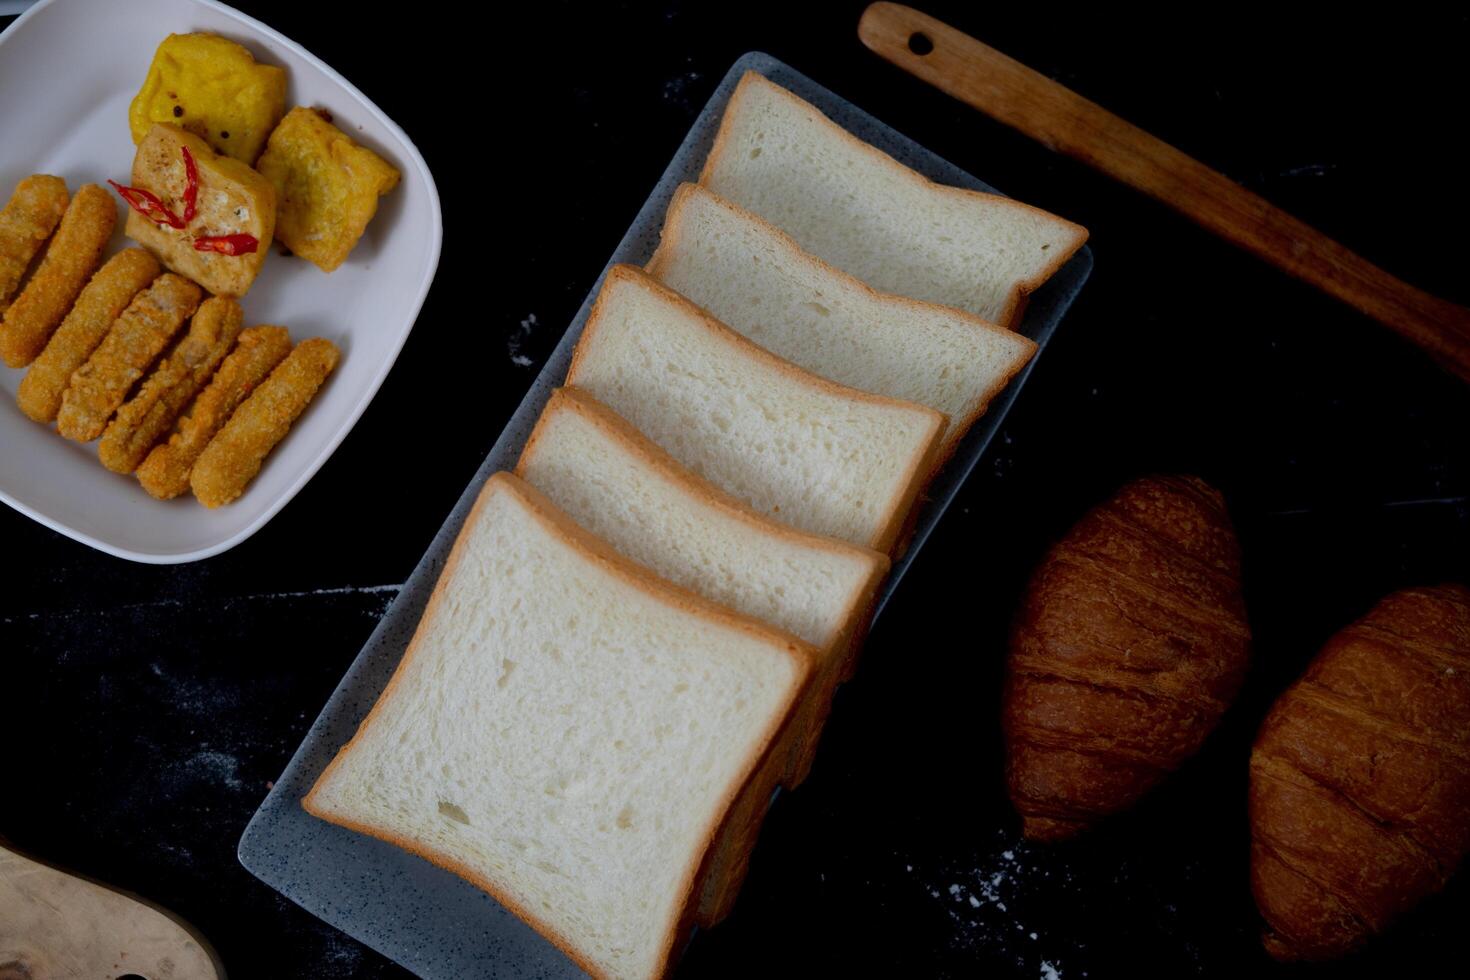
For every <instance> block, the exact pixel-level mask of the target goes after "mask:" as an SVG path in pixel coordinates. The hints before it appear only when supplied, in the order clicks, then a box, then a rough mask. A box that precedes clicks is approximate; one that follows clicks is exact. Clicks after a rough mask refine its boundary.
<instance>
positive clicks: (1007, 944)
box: [900, 830, 1086, 980]
mask: <svg viewBox="0 0 1470 980" xmlns="http://www.w3.org/2000/svg"><path fill="white" fill-rule="evenodd" d="M900 856H901V857H902V859H903V860H904V862H905V863H904V868H905V870H906V871H908V872H909V873H910V874H912V875H914V876H915V878H916V879H917V883H918V884H919V886H920V887H921V888H922V889H923V890H924V891H925V892H927V893H928V894H929V897H930V898H932V899H935V900H936V901H937V903H938V904H939V906H940V908H941V909H942V910H943V912H944V914H945V916H946V917H947V918H948V919H949V921H950V923H951V925H952V937H953V938H952V939H951V946H952V948H955V949H958V950H973V951H975V952H977V953H981V954H983V955H985V956H987V957H989V956H993V957H995V958H996V959H997V960H998V961H1005V960H1009V961H1011V962H1014V963H1015V964H1016V965H1017V966H1019V967H1021V968H1022V969H1025V970H1028V971H1029V970H1033V969H1039V970H1040V971H1041V974H1040V975H1041V977H1042V978H1043V980H1053V978H1055V980H1060V978H1061V969H1060V964H1061V962H1062V958H1059V957H1058V956H1057V954H1058V953H1059V952H1060V953H1062V954H1064V955H1066V954H1069V953H1080V952H1081V951H1082V948H1083V947H1082V946H1079V945H1077V944H1076V943H1075V942H1071V941H1068V940H1065V939H1063V940H1062V941H1061V942H1057V941H1055V940H1053V941H1048V939H1047V938H1046V937H1045V936H1043V934H1042V931H1041V930H1039V929H1037V928H1035V924H1034V923H1028V922H1027V921H1026V918H1027V917H1026V915H1025V912H1024V909H1025V897H1026V895H1027V894H1028V892H1029V893H1032V894H1034V893H1035V886H1036V885H1037V884H1038V883H1040V882H1042V881H1043V880H1046V881H1050V882H1052V883H1063V884H1065V883H1068V882H1071V881H1072V872H1071V871H1070V870H1069V869H1068V868H1067V867H1066V866H1065V865H1059V864H1058V862H1057V859H1056V856H1055V855H1054V854H1051V855H1049V854H1046V853H1045V852H1044V851H1041V850H1037V849H1035V848H1033V846H1032V845H1030V844H1028V843H1027V842H1026V841H1024V840H1020V841H1018V840H1017V839H1016V838H1015V837H1013V836H1011V835H1008V834H1007V833H1006V832H1005V831H1003V830H1002V831H999V832H998V833H997V839H996V842H995V844H994V846H993V847H992V848H990V849H986V848H984V847H983V846H982V847H981V848H979V849H978V850H977V852H976V854H975V857H974V859H973V860H972V861H970V860H967V861H966V862H965V864H964V865H958V866H957V865H954V864H947V865H946V866H944V867H930V868H925V867H924V862H923V861H920V860H915V859H914V855H911V854H907V855H900ZM1043 957H1045V958H1043ZM1085 975H1086V974H1085V973H1084V974H1082V976H1085Z"/></svg>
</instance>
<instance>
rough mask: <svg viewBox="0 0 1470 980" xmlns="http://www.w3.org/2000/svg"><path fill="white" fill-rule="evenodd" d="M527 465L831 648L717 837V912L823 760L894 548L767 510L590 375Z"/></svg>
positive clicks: (690, 569)
mask: <svg viewBox="0 0 1470 980" xmlns="http://www.w3.org/2000/svg"><path fill="white" fill-rule="evenodd" d="M515 472H516V475H517V476H519V477H521V478H522V479H524V480H525V481H526V482H528V483H530V484H531V485H532V486H533V487H535V488H536V489H537V490H540V491H541V492H542V493H544V494H545V495H546V496H547V497H548V498H549V499H550V500H551V501H552V502H553V503H555V504H556V505H557V506H558V507H560V508H561V509H562V510H563V511H565V512H566V514H567V515H568V516H569V517H571V518H572V519H573V520H575V521H576V522H577V523H578V524H580V525H581V526H582V527H583V528H585V529H587V530H588V531H590V532H591V533H593V534H595V535H597V536H598V537H600V538H602V539H603V540H604V541H606V542H607V543H608V544H611V545H612V546H613V547H614V548H616V549H618V551H619V552H620V553H622V554H623V555H625V556H626V557H628V558H631V559H633V560H634V561H636V562H638V563H639V564H641V565H644V566H646V567H648V568H650V569H652V570H653V571H654V572H657V573H658V574H659V575H661V576H663V577H664V578H666V579H668V580H669V581H671V582H673V583H674V584H676V585H680V586H683V587H685V588H687V589H690V590H692V591H694V592H698V593H699V594H700V595H702V596H704V597H705V598H707V599H711V600H713V601H715V602H718V603H720V604H721V605H724V606H728V607H729V608H731V609H733V610H735V611H736V612H739V613H742V614H744V615H747V616H752V617H755V618H757V619H760V620H763V621H765V622H768V623H772V624H774V625H776V626H779V627H781V628H782V629H785V630H786V631H788V632H790V633H791V634H793V635H795V636H797V637H798V638H800V639H802V640H805V641H807V642H808V643H810V644H812V645H813V646H814V647H816V648H817V650H818V651H820V658H819V661H818V664H817V667H816V671H815V676H814V679H813V681H812V684H811V687H810V688H809V690H808V692H807V694H806V695H805V696H804V697H803V698H802V701H801V704H799V705H798V706H797V708H796V710H795V712H793V715H792V719H791V721H790V722H789V723H788V724H787V726H786V728H785V729H784V730H783V732H782V733H781V735H780V736H778V743H777V746H776V747H775V749H773V751H772V752H771V753H770V755H769V756H768V757H767V761H766V763H765V765H764V766H763V767H762V770H761V772H760V773H758V774H757V775H756V776H755V777H754V778H753V779H752V780H751V782H750V784H749V787H748V789H747V790H746V792H745V793H744V794H743V795H742V798H741V800H740V802H738V803H737V804H736V805H735V807H734V808H733V810H732V816H731V819H730V822H729V824H727V827H726V830H725V833H724V834H723V836H722V837H721V839H720V840H719V841H718V842H717V844H716V847H715V857H714V858H713V859H712V861H711V864H710V874H709V877H708V878H707V882H708V883H707V885H706V888H705V894H706V895H707V896H709V898H708V900H707V901H705V902H704V903H702V904H701V908H700V913H699V914H698V916H697V918H698V920H699V922H700V924H701V925H711V924H713V923H714V922H715V921H718V920H719V919H720V918H723V917H724V915H725V914H727V913H728V911H729V908H730V906H731V905H733V902H734V898H735V894H736V893H737V892H738V890H739V886H740V883H741V881H742V880H743V879H744V876H745V870H746V868H747V866H748V863H749V858H750V851H751V849H752V848H753V847H754V845H755V837H756V834H757V832H758V831H759V827H760V819H761V817H762V816H763V815H764V814H765V811H766V807H767V805H768V803H769V801H770V797H771V792H772V791H773V790H774V789H775V787H776V786H777V784H778V783H784V784H785V785H786V786H789V787H795V786H796V785H798V784H799V783H800V782H801V781H802V780H803V779H805V778H806V775H807V773H808V772H809V771H810V769H811V764H812V758H813V756H814V755H815V753H816V746H817V740H818V738H819V737H820V735H821V730H822V726H823V724H824V723H825V722H826V719H827V714H828V712H829V711H830V709H831V705H832V694H833V691H834V690H835V688H836V686H837V683H838V681H839V680H840V679H841V678H843V677H845V676H847V675H848V674H849V673H850V670H849V668H848V665H849V663H850V661H851V658H852V656H853V654H854V653H855V652H856V646H857V643H858V642H859V639H860V636H861V633H862V632H863V631H864V629H865V627H866V625H867V622H868V617H869V614H870V613H871V611H872V604H873V597H874V593H875V592H876V590H877V588H878V583H879V582H880V581H882V578H883V575H884V573H885V572H886V571H887V569H888V558H887V556H885V555H881V554H879V553H878V552H876V551H871V550H869V549H867V548H859V547H857V546H856V545H850V544H847V543H845V542H841V541H838V540H836V539H834V538H826V537H821V536H818V535H814V534H807V533H805V532H802V531H797V530H795V529H793V528H791V527H788V526H786V525H784V524H778V523H776V522H775V521H771V520H768V519H766V518H764V517H762V516H761V515H760V514H757V513H756V512H755V511H753V510H751V509H750V508H749V507H746V506H745V505H744V504H742V503H740V502H739V501H737V500H735V499H734V498H733V497H731V496H729V495H728V494H726V493H724V492H723V491H721V490H720V489H719V488H717V487H715V486H713V485H712V484H710V483H709V482H707V481H705V480H703V479H702V478H700V477H699V476H697V475H695V474H694V473H692V472H690V471H689V470H687V469H685V468H684V467H683V466H680V465H679V463H677V462H676V461H675V460H674V459H673V458H672V457H671V456H669V455H668V454H667V453H665V452H664V451H663V450H662V449H660V448H658V446H656V445H654V444H653V443H652V442H650V441H649V440H648V439H647V438H646V437H645V436H644V435H643V434H642V433H640V432H639V431H638V430H637V429H635V428H633V426H632V425H631V424H629V422H628V421H627V420H626V419H624V418H622V417H621V416H620V415H618V414H617V413H615V412H614V411H612V410H611V409H610V408H608V407H607V406H605V405H603V404H602V403H600V402H598V401H597V400H596V399H595V398H593V397H592V396H591V395H589V394H587V393H586V392H584V391H579V390H578V389H576V388H560V389H557V390H556V391H554V392H552V394H551V398H550V400H548V401H547V403H546V407H545V408H544V409H542V412H541V417H540V419H538V420H537V422H536V428H535V430H534V431H533V432H532V433H531V436H530V438H529V439H528V440H527V442H526V446H525V448H524V449H523V450H522V451H521V458H520V461H519V462H518V463H517V464H516V470H515Z"/></svg>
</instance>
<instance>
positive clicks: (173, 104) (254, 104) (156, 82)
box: [128, 34, 286, 166]
mask: <svg viewBox="0 0 1470 980" xmlns="http://www.w3.org/2000/svg"><path fill="white" fill-rule="evenodd" d="M285 111H286V71H285V69H284V68H277V67H276V66H274V65H259V64H256V63H255V58H254V57H253V56H252V55H251V54H250V52H249V51H247V50H245V49H244V48H242V47H241V46H240V45H238V44H236V43H235V42H234V41H230V40H227V39H226V38H222V37H220V36H219V35H217V34H170V35H169V36H168V37H166V38H164V39H163V43H161V44H159V46H158V50H157V51H156V52H155V53H154V55H153V64H151V65H149V66H148V76H147V78H145V79H144V80H143V87H142V88H141V89H139V90H138V95H137V97H135V98H134V99H133V104H132V106H130V107H129V109H128V124H129V125H130V126H131V127H132V130H133V142H134V143H141V142H143V138H144V137H145V136H147V135H148V130H149V129H151V128H152V126H153V124H154V123H161V122H166V123H174V124H176V125H178V126H182V127H183V128H184V129H187V130H188V131H189V132H191V133H193V134H194V135H196V136H202V137H203V138H204V139H206V140H207V141H208V142H209V145H210V146H212V147H214V148H215V149H216V150H218V151H219V152H221V153H223V154H225V155H226V156H231V157H234V158H235V159H236V160H239V161H240V162H241V163H243V164H245V165H246V166H249V165H250V164H252V163H254V162H255V158H256V157H258V156H260V148H261V147H262V146H264V145H265V140H266V137H267V136H269V135H270V133H271V130H272V129H274V128H275V126H276V123H277V122H279V121H280V119H281V113H283V112H285Z"/></svg>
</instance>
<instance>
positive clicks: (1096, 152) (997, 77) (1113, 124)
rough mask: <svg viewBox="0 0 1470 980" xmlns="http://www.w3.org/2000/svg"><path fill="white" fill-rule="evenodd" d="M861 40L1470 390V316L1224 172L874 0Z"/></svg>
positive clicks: (948, 31)
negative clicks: (1271, 270)
mask: <svg viewBox="0 0 1470 980" xmlns="http://www.w3.org/2000/svg"><path fill="white" fill-rule="evenodd" d="M858 36H859V37H860V38H862V41H863V43H864V44H866V45H867V46H868V47H869V48H871V49H872V50H873V51H875V52H876V53H878V54H880V55H882V56H883V57H884V58H887V59H888V60H889V61H891V62H893V63H894V64H895V65H898V66H899V67H900V68H902V69H904V70H905V71H908V72H911V73H913V74H914V75H917V76H918V77H919V78H921V79H923V80H924V81H926V82H928V83H929V84H931V85H933V86H935V87H937V88H939V89H941V90H943V91H945V92H948V93H949V94H950V95H952V96H954V97H955V98H957V99H959V100H960V101H961V102H964V103H966V104H968V105H970V106H973V107H974V108H976V109H979V110H980V111H981V112H983V113H985V114H986V115H988V116H993V117H995V118H996V119H998V120H1000V121H1001V122H1003V123H1005V124H1006V125H1008V126H1011V127H1014V128H1015V129H1018V130H1020V131H1021V132H1023V133H1025V134H1026V135H1028V136H1031V137H1033V138H1035V139H1038V140H1040V141H1041V142H1042V143H1043V144H1045V145H1046V146H1048V147H1050V148H1051V149H1053V150H1056V151H1057V152H1059V153H1065V154H1066V155H1067V156H1070V157H1075V158H1077V159H1078V160H1081V161H1082V162H1083V163H1086V164H1090V165H1091V166H1093V167H1096V168H1097V169H1098V170H1101V171H1103V172H1104V173H1106V174H1108V175H1110V176H1112V177H1115V178H1117V179H1118V180H1121V181H1122V182H1123V183H1125V184H1127V185H1129V186H1130V187H1133V188H1135V189H1137V190H1140V191H1142V192H1143V193H1145V194H1147V195H1149V196H1150V197H1153V198H1155V199H1157V200H1159V201H1162V202H1163V203H1164V204H1167V205H1168V206H1169V207H1171V208H1173V209H1174V210H1175V211H1178V212H1179V213H1180V214H1182V215H1184V216H1185V217H1186V218H1189V219H1190V220H1191V221H1194V222H1195V223H1196V224H1198V225H1200V226H1201V227H1203V228H1205V229H1207V230H1209V231H1212V232H1214V233H1215V234H1217V235H1219V236H1221V237H1222V238H1225V239H1227V240H1228V241H1231V242H1234V243H1235V244H1236V245H1239V246H1240V247H1241V248H1244V249H1246V250H1247V251H1249V252H1253V253H1254V254H1256V255H1257V256H1259V257H1261V258H1263V259H1265V260H1266V261H1267V262H1270V263H1271V264H1272V265H1274V266H1277V267H1278V268H1280V269H1282V270H1283V271H1285V272H1287V273H1289V274H1291V275H1293V276H1296V277H1297V278H1298V279H1301V280H1303V281H1304V282H1307V283H1310V284H1311V285H1313V286H1316V287H1317V288H1318V289H1320V290H1322V291H1323V292H1325V293H1328V294H1329V295H1331V296H1335V297H1337V298H1338V299H1340V300H1342V301H1343V302H1344V303H1347V304H1349V305H1351V306H1353V307H1356V308H1357V309H1359V310H1361V311H1362V312H1364V313H1366V314H1368V316H1371V317H1372V318H1373V319H1375V320H1377V321H1379V322H1380V323H1382V324H1384V325H1385V326H1388V327H1391V328H1392V329H1394V330H1396V331H1398V332H1399V333H1400V334H1402V335H1403V336H1405V337H1407V338H1408V339H1409V340H1411V341H1413V342H1414V343H1416V344H1418V345H1419V346H1420V347H1422V348H1424V349H1425V350H1427V351H1429V352H1430V353H1431V354H1433V355H1434V356H1435V357H1436V358H1438V359H1439V361H1440V362H1441V363H1442V364H1444V365H1445V367H1446V368H1448V369H1449V370H1450V371H1452V372H1454V373H1455V374H1456V375H1458V376H1459V377H1460V378H1461V379H1462V380H1465V381H1470V309H1467V308H1466V307H1463V306H1459V305H1457V304H1455V303H1451V302H1448V301H1447V300H1443V299H1440V298H1439V297H1437V296H1431V295H1430V294H1429V293H1426V292H1424V291H1423V290H1421V289H1416V288H1414V287H1413V286H1410V285H1409V284H1408V283H1406V282H1403V281H1401V280H1399V279H1396V278H1394V277H1393V276H1391V275H1389V274H1388V273H1387V272H1384V271H1383V270H1382V269H1380V268H1378V267H1377V266H1375V265H1373V264H1372V263H1371V262H1369V261H1367V260H1366V259H1364V258H1362V257H1361V256H1359V255H1356V254H1355V253H1353V252H1351V251H1349V250H1348V249H1347V248H1344V247H1343V246H1342V245H1339V244H1338V243H1337V242H1335V241H1333V240H1332V239H1330V238H1328V237H1327V236H1326V235H1324V234H1322V233H1321V232H1319V231H1317V230H1316V229H1314V228H1312V227H1311V226H1309V225H1307V224H1305V223H1304V222H1301V221H1298V220H1297V219H1296V218H1293V217H1292V216H1291V215H1289V214H1287V213H1286V212H1285V211H1282V210H1281V209H1280V208H1277V207H1275V206H1273V205H1272V204H1270V203H1269V202H1267V201H1266V199H1265V198H1262V197H1260V196H1259V195H1257V194H1253V193H1251V192H1250V191H1248V190H1246V189H1245V188H1243V187H1241V186H1240V185H1239V184H1236V183H1234V182H1233V181H1231V180H1230V179H1229V178H1228V177H1226V176H1224V175H1223V174H1221V173H1218V172H1216V171H1214V170H1211V169H1210V168H1209V167H1206V166H1205V165H1204V164H1202V163H1200V162H1199V161H1198V160H1195V159H1193V158H1192V157H1189V156H1187V155H1185V154H1184V153H1182V152H1180V151H1179V150H1176V149H1175V148H1174V147H1172V146H1170V145H1169V144H1167V143H1165V142H1164V141H1162V140H1160V139H1157V138H1156V137H1153V136H1150V135H1149V134H1148V133H1146V132H1144V131H1143V130H1141V129H1139V128H1138V127H1137V126H1134V125H1133V124H1131V123H1129V122H1126V121H1125V120H1123V119H1119V118H1118V117H1117V116H1115V115H1113V114H1112V113H1111V112H1108V111H1107V110H1106V109H1104V108H1102V107H1101V106H1099V105H1097V104H1095V103H1093V102H1089V101H1088V100H1087V99H1084V98H1083V97H1082V96H1080V95H1078V94H1077V93H1076V92H1073V91H1071V90H1070V89H1068V88H1066V87H1064V86H1062V85H1059V84H1057V83H1056V82H1054V81H1052V80H1051V79H1049V78H1047V77H1046V76H1044V75H1042V74H1040V73H1038V72H1035V71H1032V70H1031V69H1030V68H1027V67H1026V66H1025V65H1023V64H1021V63H1020V62H1019V61H1016V60H1015V59H1013V58H1008V57H1006V56H1005V55H1003V54H1001V53H1000V52H999V51H996V50H995V49H994V48H991V47H987V46H986V45H984V44H981V43H980V42H979V41H977V40H975V39H974V38H972V37H970V36H969V35H967V34H964V33H961V32H960V31H957V30H955V29H954V28H953V27H950V26H949V25H947V24H945V23H943V22H941V21H938V20H935V19H934V18H933V17H930V16H929V15H927V14H924V13H921V12H919V11H917V10H914V9H913V8H911V7H905V6H903V5H901V4H896V3H875V4H872V5H871V6H869V7H868V9H867V10H866V11H864V12H863V17H862V20H861V22H860V23H859V24H858Z"/></svg>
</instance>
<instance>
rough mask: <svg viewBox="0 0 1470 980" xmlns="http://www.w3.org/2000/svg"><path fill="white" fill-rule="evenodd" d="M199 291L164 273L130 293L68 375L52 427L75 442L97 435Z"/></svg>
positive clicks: (196, 300) (184, 316)
mask: <svg viewBox="0 0 1470 980" xmlns="http://www.w3.org/2000/svg"><path fill="white" fill-rule="evenodd" d="M203 295H204V291H203V290H201V289H200V288H199V287H198V286H196V285H194V284H193V283H192V282H190V281H189V280H187V279H185V278H184V277H183V276H176V275H174V274H173V273H172V272H165V273H164V274H163V275H161V276H159V277H158V278H157V279H155V280H154V281H153V285H152V286H149V287H148V288H147V289H145V290H144V291H143V292H141V293H139V294H138V295H137V296H136V297H134V299H133V301H132V302H131V303H129V304H128V308H127V309H125V310H123V311H122V315H121V316H119V317H118V318H117V319H116V320H115V321H113V324H112V329H110V330H108V331H107V336H106V337H103V338H102V343H101V344H99V345H98V346H97V349H96V350H94V351H93V352H92V356H91V357H89V358H87V363H85V364H83V365H82V366H81V367H79V368H77V370H76V373H75V374H73V375H72V376H71V385H70V386H69V387H68V388H67V389H66V393H65V394H63V395H62V396H61V411H60V412H58V413H57V416H56V428H57V430H58V431H59V432H60V433H61V434H62V435H64V436H66V437H67V438H68V439H75V440H76V441H77V442H90V441H91V440H93V439H96V438H97V437H98V436H100V435H101V434H102V430H103V428H104V427H106V425H107V420H108V419H110V418H112V413H113V412H115V411H117V407H118V406H119V405H121V404H122V403H123V399H124V398H126V397H128V392H129V391H130V390H132V387H133V384H134V383H135V382H136V381H137V380H138V379H139V378H141V377H142V376H143V372H145V371H147V370H148V368H149V367H150V366H151V365H152V364H153V362H154V361H155V360H157V359H158V355H159V354H160V353H161V352H162V351H163V349H164V348H165V347H166V346H168V342H169V341H170V340H172V339H173V336H174V334H176V333H178V332H179V328H180V327H182V326H183V325H184V321H185V320H187V319H189V317H191V316H193V315H194V311H195V310H197V309H198V308H199V300H200V299H201V298H203Z"/></svg>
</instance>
